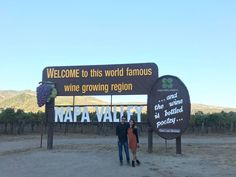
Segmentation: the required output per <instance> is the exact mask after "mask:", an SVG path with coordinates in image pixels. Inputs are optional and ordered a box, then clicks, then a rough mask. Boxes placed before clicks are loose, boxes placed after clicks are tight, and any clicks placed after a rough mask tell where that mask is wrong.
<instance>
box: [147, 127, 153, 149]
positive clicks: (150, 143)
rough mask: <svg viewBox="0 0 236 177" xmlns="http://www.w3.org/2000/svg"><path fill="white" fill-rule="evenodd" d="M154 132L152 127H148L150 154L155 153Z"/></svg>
mask: <svg viewBox="0 0 236 177" xmlns="http://www.w3.org/2000/svg"><path fill="white" fill-rule="evenodd" d="M152 140H153V130H152V127H150V126H149V127H148V152H149V153H152V151H153V141H152Z"/></svg>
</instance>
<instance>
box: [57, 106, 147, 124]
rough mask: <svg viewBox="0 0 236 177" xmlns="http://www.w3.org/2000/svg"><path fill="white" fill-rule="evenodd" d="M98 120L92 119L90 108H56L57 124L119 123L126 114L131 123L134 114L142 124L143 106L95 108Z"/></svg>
mask: <svg viewBox="0 0 236 177" xmlns="http://www.w3.org/2000/svg"><path fill="white" fill-rule="evenodd" d="M94 108H95V114H96V119H95V120H92V118H91V117H90V114H89V113H91V112H89V108H88V106H84V107H80V106H75V107H70V106H67V107H55V117H54V121H55V122H119V121H120V118H121V117H122V115H123V114H124V112H126V114H127V120H128V121H129V120H130V118H131V116H132V115H133V114H136V116H135V117H137V120H136V121H137V122H141V113H142V109H143V106H127V107H126V110H125V107H124V106H119V107H118V106H113V107H112V110H111V107H110V106H95V107H94Z"/></svg>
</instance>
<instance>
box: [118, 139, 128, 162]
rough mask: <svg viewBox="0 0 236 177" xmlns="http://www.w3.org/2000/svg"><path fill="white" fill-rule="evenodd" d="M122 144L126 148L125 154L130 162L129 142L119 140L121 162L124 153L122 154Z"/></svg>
mask: <svg viewBox="0 0 236 177" xmlns="http://www.w3.org/2000/svg"><path fill="white" fill-rule="evenodd" d="M122 146H124V150H125V155H126V160H127V162H128V163H129V162H130V158H129V149H128V142H127V141H126V142H120V141H118V147H119V159H120V162H123V155H122V149H123V148H122Z"/></svg>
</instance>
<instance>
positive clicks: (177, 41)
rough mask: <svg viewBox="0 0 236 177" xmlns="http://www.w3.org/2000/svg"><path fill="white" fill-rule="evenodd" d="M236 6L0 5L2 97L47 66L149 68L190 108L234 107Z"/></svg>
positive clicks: (173, 2)
mask: <svg viewBox="0 0 236 177" xmlns="http://www.w3.org/2000/svg"><path fill="white" fill-rule="evenodd" d="M235 7H236V1H234V0H192V1H189V0H178V1H177V0H166V1H164V0H162V1H160V0H146V1H143V0H128V1H127V0H119V1H114V0H113V1H112V0H99V1H95V0H94V1H93V0H87V1H80V0H63V1H62V0H55V1H54V0H40V1H32V0H28V1H27V0H21V1H19V0H0V82H1V83H0V90H26V89H30V90H35V89H36V87H37V86H38V82H40V81H41V80H42V71H43V69H44V68H45V67H47V66H76V65H103V64H126V63H146V62H154V63H156V64H157V66H158V68H159V76H163V75H167V74H168V75H169V74H170V75H175V76H177V77H179V78H180V79H181V80H182V81H183V82H184V83H185V85H186V86H187V88H188V90H189V94H190V99H191V102H192V103H200V104H209V105H216V106H225V107H232V108H235V107H236V101H235V99H236V94H235V91H236V82H235V81H236V80H235V74H236V10H235Z"/></svg>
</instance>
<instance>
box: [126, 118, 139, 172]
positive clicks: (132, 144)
mask: <svg viewBox="0 0 236 177" xmlns="http://www.w3.org/2000/svg"><path fill="white" fill-rule="evenodd" d="M128 140H129V149H130V150H131V152H132V155H133V160H132V167H135V162H136V163H137V164H138V165H140V161H139V160H138V159H137V148H139V137H138V129H137V127H136V125H135V121H134V119H130V121H129V128H128Z"/></svg>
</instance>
